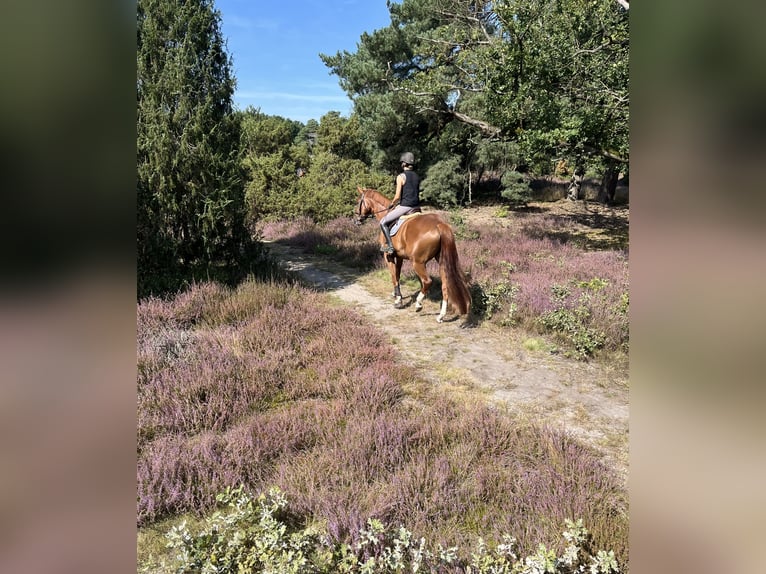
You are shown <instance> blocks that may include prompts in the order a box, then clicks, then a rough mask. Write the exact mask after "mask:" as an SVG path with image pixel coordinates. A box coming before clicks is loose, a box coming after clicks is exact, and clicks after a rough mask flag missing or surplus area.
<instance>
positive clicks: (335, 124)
mask: <svg viewBox="0 0 766 574" xmlns="http://www.w3.org/2000/svg"><path fill="white" fill-rule="evenodd" d="M317 151H319V152H327V153H331V154H334V155H336V156H338V157H342V158H344V159H358V160H360V161H368V157H367V153H366V147H365V143H364V139H363V138H362V133H361V130H360V126H359V118H358V117H357V116H356V115H352V116H351V117H350V118H349V119H346V118H343V117H342V116H341V115H340V112H328V113H327V114H325V115H324V116H322V119H321V120H320V121H319V127H318V129H317Z"/></svg>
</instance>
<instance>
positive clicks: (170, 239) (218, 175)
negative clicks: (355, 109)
mask: <svg viewBox="0 0 766 574" xmlns="http://www.w3.org/2000/svg"><path fill="white" fill-rule="evenodd" d="M137 24H138V26H137V44H138V45H137V82H136V90H137V114H138V117H137V193H138V202H137V208H138V222H137V223H138V231H137V235H138V278H139V293H141V291H142V288H141V286H142V285H148V284H150V283H157V282H158V280H159V279H160V277H161V276H162V275H165V276H168V275H170V274H172V273H178V272H181V273H187V274H188V272H190V271H192V270H194V269H207V270H208V271H209V270H210V268H211V267H212V266H213V265H214V264H217V263H220V262H221V261H226V260H233V258H234V257H235V256H236V255H237V254H238V253H239V251H240V249H241V247H242V246H243V244H244V241H245V238H246V233H245V227H244V192H243V187H244V185H243V177H242V174H241V171H240V169H241V168H240V162H239V159H238V156H239V151H238V150H239V122H238V119H237V117H236V114H234V113H233V110H232V94H233V92H234V86H235V80H234V78H233V74H232V65H231V60H230V58H229V56H228V54H227V52H226V48H225V43H224V39H223V36H222V33H221V28H220V13H219V12H218V11H217V10H216V9H215V6H214V2H213V0H138V23H137Z"/></svg>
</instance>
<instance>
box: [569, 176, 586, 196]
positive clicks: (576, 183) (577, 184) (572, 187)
mask: <svg viewBox="0 0 766 574" xmlns="http://www.w3.org/2000/svg"><path fill="white" fill-rule="evenodd" d="M582 176H583V174H582V172H580V171H577V170H576V171H575V173H574V175H572V181H571V182H570V183H569V189H568V190H567V199H571V200H572V201H577V200H578V199H580V188H581V187H582Z"/></svg>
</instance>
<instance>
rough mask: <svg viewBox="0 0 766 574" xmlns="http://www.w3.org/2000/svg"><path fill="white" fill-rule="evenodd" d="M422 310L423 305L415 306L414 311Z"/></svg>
mask: <svg viewBox="0 0 766 574" xmlns="http://www.w3.org/2000/svg"><path fill="white" fill-rule="evenodd" d="M422 309H423V305H421V304H420V303H416V304H415V311H421V310H422Z"/></svg>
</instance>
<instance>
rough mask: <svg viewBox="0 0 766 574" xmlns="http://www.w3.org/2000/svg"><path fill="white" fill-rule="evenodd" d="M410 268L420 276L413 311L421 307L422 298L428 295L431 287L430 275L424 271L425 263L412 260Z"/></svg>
mask: <svg viewBox="0 0 766 574" xmlns="http://www.w3.org/2000/svg"><path fill="white" fill-rule="evenodd" d="M412 269H413V271H415V274H416V275H417V276H418V277H419V278H420V293H418V296H417V299H415V311H420V310H421V309H422V308H423V299H425V298H426V295H428V290H429V289H430V288H431V283H432V281H431V276H430V275H429V274H428V271H426V264H425V263H422V262H413V263H412Z"/></svg>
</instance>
